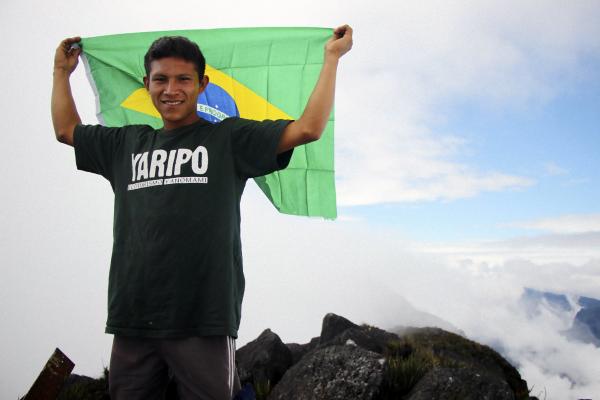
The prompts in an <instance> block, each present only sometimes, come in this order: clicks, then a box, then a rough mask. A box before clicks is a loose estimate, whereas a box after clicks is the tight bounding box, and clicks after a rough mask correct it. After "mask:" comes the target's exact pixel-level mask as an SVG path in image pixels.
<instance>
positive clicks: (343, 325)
mask: <svg viewBox="0 0 600 400" xmlns="http://www.w3.org/2000/svg"><path fill="white" fill-rule="evenodd" d="M351 328H358V325H356V324H355V323H353V322H351V321H349V320H347V319H346V318H344V317H340V316H339V315H336V314H333V313H329V314H327V315H325V317H324V318H323V325H322V327H321V341H320V343H327V342H330V341H331V340H332V339H333V338H335V337H336V336H338V335H339V334H341V333H342V332H344V331H345V330H347V329H351Z"/></svg>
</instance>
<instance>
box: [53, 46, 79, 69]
mask: <svg viewBox="0 0 600 400" xmlns="http://www.w3.org/2000/svg"><path fill="white" fill-rule="evenodd" d="M80 42H81V38H80V37H79V36H76V37H72V38H67V39H65V40H63V41H62V42H60V44H59V45H58V47H57V49H56V54H55V55H54V70H55V71H56V70H62V71H65V72H67V73H68V74H69V75H70V74H71V73H72V72H73V71H74V70H75V68H77V63H78V62H79V55H80V54H81V47H79V48H72V47H71V46H72V45H73V44H75V43H77V44H80ZM80 46H81V45H80Z"/></svg>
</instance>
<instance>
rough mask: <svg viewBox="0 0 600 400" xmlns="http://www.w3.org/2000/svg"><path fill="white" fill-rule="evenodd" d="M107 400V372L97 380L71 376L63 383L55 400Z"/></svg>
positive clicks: (75, 375)
mask: <svg viewBox="0 0 600 400" xmlns="http://www.w3.org/2000/svg"><path fill="white" fill-rule="evenodd" d="M75 399H89V400H109V399H110V397H109V395H108V370H106V369H105V370H104V376H102V377H101V378H98V379H94V378H90V377H88V376H83V375H77V374H71V375H70V376H69V377H68V378H67V380H66V381H65V385H64V386H63V388H62V390H61V391H60V393H59V395H58V398H57V400H75Z"/></svg>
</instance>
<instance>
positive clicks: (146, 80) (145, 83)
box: [144, 76, 150, 90]
mask: <svg viewBox="0 0 600 400" xmlns="http://www.w3.org/2000/svg"><path fill="white" fill-rule="evenodd" d="M149 83H150V80H149V79H148V77H147V76H145V77H144V87H145V88H146V90H150V89H149V87H148V85H149Z"/></svg>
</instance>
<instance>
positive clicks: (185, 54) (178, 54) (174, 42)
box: [144, 36, 206, 80]
mask: <svg viewBox="0 0 600 400" xmlns="http://www.w3.org/2000/svg"><path fill="white" fill-rule="evenodd" d="M166 57H175V58H181V59H182V60H185V61H189V62H191V63H193V64H194V66H195V67H196V71H197V72H198V79H200V80H201V79H202V78H203V77H204V70H205V69H206V59H205V58H204V55H203V54H202V52H201V51H200V48H199V47H198V45H197V44H196V43H194V42H192V41H191V40H190V39H188V38H186V37H183V36H163V37H160V38H158V39H156V40H155V41H154V42H152V44H151V45H150V48H149V49H148V51H147V52H146V55H145V56H144V69H145V70H146V76H147V77H150V64H151V63H152V61H154V60H159V59H161V58H166Z"/></svg>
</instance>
